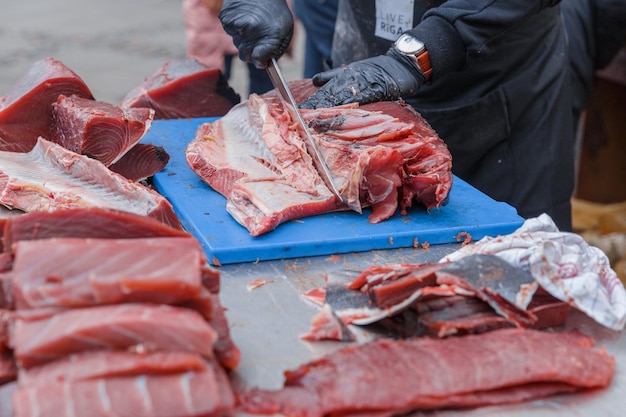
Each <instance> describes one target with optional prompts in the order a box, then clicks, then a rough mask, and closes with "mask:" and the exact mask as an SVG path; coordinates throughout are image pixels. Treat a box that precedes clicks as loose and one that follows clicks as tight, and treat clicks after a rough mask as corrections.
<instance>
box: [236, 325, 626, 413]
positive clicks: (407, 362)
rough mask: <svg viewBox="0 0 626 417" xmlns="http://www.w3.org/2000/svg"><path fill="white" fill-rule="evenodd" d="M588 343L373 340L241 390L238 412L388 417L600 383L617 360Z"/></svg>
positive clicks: (517, 334)
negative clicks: (274, 384) (270, 384)
mask: <svg viewBox="0 0 626 417" xmlns="http://www.w3.org/2000/svg"><path fill="white" fill-rule="evenodd" d="M594 343H595V341H594V340H593V339H592V338H591V337H588V336H585V335H583V334H581V333H578V332H557V333H552V332H543V331H538V330H530V329H518V328H513V329H500V330H494V331H491V332H487V333H482V334H479V335H469V336H459V337H451V338H447V339H436V338H429V337H417V338H412V339H407V340H391V339H377V340H375V341H373V342H369V343H366V344H362V345H358V346H349V347H346V348H343V349H341V350H338V351H335V352H334V353H331V354H329V355H327V356H325V357H322V358H319V359H317V360H314V361H311V362H309V363H306V364H303V365H302V366H300V367H299V368H297V369H295V370H292V371H287V372H286V373H285V382H284V386H283V388H282V389H279V390H273V391H272V390H263V389H258V388H253V389H250V390H248V391H246V392H244V393H242V395H241V399H242V406H241V410H242V411H243V412H247V413H253V414H275V413H279V414H282V415H285V416H289V417H304V416H306V417H314V416H315V417H321V416H329V415H333V416H349V415H355V414H358V413H360V412H363V411H364V410H366V411H367V414H368V415H376V414H379V413H382V415H387V416H391V415H404V414H407V413H409V412H411V411H415V410H433V409H442V408H461V407H479V406H486V405H494V404H511V403H518V402H522V401H529V400H534V399H538V398H543V397H547V396H550V395H554V394H559V393H564V392H576V391H581V390H590V389H599V388H605V387H607V386H608V385H609V384H610V383H611V380H612V378H613V376H614V375H615V358H614V357H613V356H611V355H610V354H608V353H607V352H606V350H605V349H602V348H595V347H594Z"/></svg>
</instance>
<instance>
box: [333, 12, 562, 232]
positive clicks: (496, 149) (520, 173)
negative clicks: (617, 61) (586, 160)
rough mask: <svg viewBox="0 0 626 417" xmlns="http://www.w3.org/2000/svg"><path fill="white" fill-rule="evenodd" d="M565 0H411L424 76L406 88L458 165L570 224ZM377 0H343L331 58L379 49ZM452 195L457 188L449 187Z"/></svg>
mask: <svg viewBox="0 0 626 417" xmlns="http://www.w3.org/2000/svg"><path fill="white" fill-rule="evenodd" d="M558 3H559V1H555V0H553V1H540V0H508V1H505V0H500V1H498V0H449V1H443V2H442V1H439V2H437V1H428V0H415V2H414V18H413V22H415V23H416V24H414V27H413V28H412V29H410V31H411V32H412V33H413V34H414V36H416V37H417V38H419V39H421V40H422V41H423V42H424V43H425V45H426V48H427V49H428V52H429V55H430V59H431V63H432V67H433V73H432V78H431V81H430V83H429V84H428V85H425V86H423V87H422V88H421V89H420V90H419V92H418V93H417V95H416V96H414V97H411V98H407V101H408V102H409V103H411V104H412V105H413V106H414V107H415V108H416V109H417V110H418V111H419V112H420V113H422V115H423V116H424V117H425V118H426V120H428V121H429V123H430V124H431V125H432V126H433V127H434V128H435V130H436V131H437V132H438V133H439V136H440V137H441V138H442V139H443V140H444V141H445V142H446V143H447V145H448V147H449V149H450V151H451V153H452V158H453V172H454V173H455V174H456V175H458V176H459V177H460V178H462V179H464V180H466V181H468V182H469V183H470V184H472V185H474V186H475V187H476V188H478V189H480V190H482V191H483V192H485V193H486V194H488V195H490V196H491V197H492V198H494V199H496V200H500V201H506V202H508V203H510V204H511V205H512V206H514V207H516V208H517V210H518V212H519V213H520V215H521V216H523V217H533V216H537V215H539V214H541V213H544V212H545V213H548V214H549V215H551V216H552V218H553V219H554V220H555V222H556V223H557V225H558V226H559V227H560V228H561V229H562V230H570V229H571V206H570V198H571V196H572V192H573V189H574V154H573V132H572V126H573V123H572V112H571V98H570V96H569V94H570V93H569V89H568V82H569V77H568V66H569V63H568V59H567V53H566V41H565V33H564V30H563V26H562V21H561V17H560V13H559V8H558ZM375 26H376V4H375V1H374V0H340V5H339V14H338V17H337V25H336V28H335V38H334V45H333V56H332V59H333V65H334V66H339V65H342V64H346V63H349V62H352V61H355V60H359V59H363V58H365V57H368V56H373V55H378V54H382V53H384V52H385V51H387V49H388V48H389V46H390V44H391V41H389V40H386V39H381V38H378V37H376V36H375V35H374V30H375ZM452 197H453V196H452Z"/></svg>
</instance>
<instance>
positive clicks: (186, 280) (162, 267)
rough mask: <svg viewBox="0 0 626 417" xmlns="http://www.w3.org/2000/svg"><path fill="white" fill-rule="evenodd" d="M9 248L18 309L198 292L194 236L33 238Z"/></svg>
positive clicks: (173, 298) (200, 259) (166, 299)
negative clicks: (12, 255)
mask: <svg viewBox="0 0 626 417" xmlns="http://www.w3.org/2000/svg"><path fill="white" fill-rule="evenodd" d="M13 250H14V252H15V261H14V263H13V291H14V297H15V307H16V309H18V310H19V309H29V308H43V307H89V306H95V305H100V304H118V303H124V302H150V303H160V304H177V303H181V302H184V301H187V300H190V299H195V298H197V297H199V296H200V291H201V288H202V280H201V266H202V265H203V264H204V263H205V261H206V260H205V257H204V253H203V251H202V248H201V247H200V244H199V242H198V241H197V240H196V239H194V238H193V237H159V238H137V239H91V238H51V239H37V240H24V241H21V242H17V243H16V244H15V245H14V246H13ZM76 254H80V256H76Z"/></svg>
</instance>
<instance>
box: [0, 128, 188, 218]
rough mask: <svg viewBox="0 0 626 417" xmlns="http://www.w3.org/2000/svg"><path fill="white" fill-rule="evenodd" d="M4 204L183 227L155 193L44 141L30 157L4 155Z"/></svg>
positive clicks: (0, 179) (0, 177)
mask: <svg viewBox="0 0 626 417" xmlns="http://www.w3.org/2000/svg"><path fill="white" fill-rule="evenodd" d="M0 204H3V205H5V206H7V207H11V208H13V209H20V210H22V211H26V212H30V211H54V210H57V209H62V208H63V209H66V208H75V207H103V208H110V209H116V210H122V211H128V212H131V213H135V214H140V215H144V216H149V217H154V218H156V219H158V220H160V221H162V222H163V223H166V224H168V225H170V226H173V227H177V228H180V227H181V226H180V221H179V220H178V218H177V216H176V214H175V213H174V210H173V208H172V205H171V204H170V203H169V201H167V199H166V198H165V197H163V196H161V195H160V194H159V193H157V192H156V191H154V190H152V189H150V188H148V187H146V186H144V185H142V184H139V183H136V182H133V181H130V180H128V179H127V178H124V177H123V176H121V175H119V174H116V173H114V172H112V171H110V170H109V169H107V167H105V166H104V165H103V164H102V163H101V162H100V161H97V160H95V159H92V158H89V157H87V156H84V155H80V154H77V153H75V152H72V151H70V150H68V149H65V148H63V147H62V146H60V145H57V144H55V143H52V142H50V141H48V140H46V139H44V138H39V140H38V141H37V145H35V147H34V148H33V149H32V150H31V151H29V152H27V153H17V152H4V151H0Z"/></svg>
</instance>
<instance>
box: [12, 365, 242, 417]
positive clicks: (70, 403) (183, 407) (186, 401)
mask: <svg viewBox="0 0 626 417" xmlns="http://www.w3.org/2000/svg"><path fill="white" fill-rule="evenodd" d="M234 406H235V397H234V393H233V391H232V388H231V387H230V385H229V382H228V379H227V377H226V375H225V373H224V371H223V370H222V369H221V368H220V367H219V366H212V367H211V368H210V369H207V370H205V371H201V372H184V373H178V374H164V375H138V376H127V377H111V378H100V379H93V380H85V381H77V382H65V383H56V384H50V385H45V386H32V387H23V388H18V390H17V391H16V392H15V394H14V395H13V410H14V414H13V416H14V417H31V416H32V417H35V416H36V417H71V416H89V417H101V416H102V417H108V416H133V417H154V416H162V417H229V416H233V415H234Z"/></svg>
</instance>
